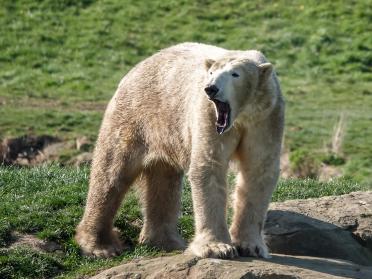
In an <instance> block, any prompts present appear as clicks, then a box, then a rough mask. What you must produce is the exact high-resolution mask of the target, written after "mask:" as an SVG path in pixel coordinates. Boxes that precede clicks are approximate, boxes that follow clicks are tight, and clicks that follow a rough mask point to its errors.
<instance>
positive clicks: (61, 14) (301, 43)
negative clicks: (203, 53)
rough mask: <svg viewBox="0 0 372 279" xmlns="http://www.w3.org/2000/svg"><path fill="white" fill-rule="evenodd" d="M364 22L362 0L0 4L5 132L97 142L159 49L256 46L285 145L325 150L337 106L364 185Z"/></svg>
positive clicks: (347, 150) (367, 142) (371, 148)
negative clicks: (280, 107) (124, 84)
mask: <svg viewBox="0 0 372 279" xmlns="http://www.w3.org/2000/svg"><path fill="white" fill-rule="evenodd" d="M371 20H372V5H371V2H370V1H369V0H361V1H341V0H338V1H305V0H300V1H289V0H281V1H258V0H257V1H242V0H228V1H223V2H220V1H209V0H206V1H191V0H183V1H175V0H168V1H160V0H155V1H150V2H149V1H135V2H133V1H128V0H125V1H118V0H104V1H95V0H79V1H71V0H63V1H52V0H44V1H41V0H40V1H29V0H20V1H9V0H1V1H0V25H1V26H2V28H1V29H0V64H1V67H0V115H1V118H0V138H4V137H7V136H19V135H23V134H26V133H34V134H41V133H49V134H52V135H55V136H59V137H61V138H67V139H71V138H74V137H77V136H79V135H86V134H87V135H89V136H90V137H91V138H93V139H94V138H95V137H96V134H97V131H98V127H99V123H100V120H101V117H102V113H103V109H104V105H105V104H106V103H107V101H108V100H109V99H110V97H111V96H112V95H113V92H114V91H115V88H116V86H117V84H118V82H119V80H120V78H121V77H122V76H123V75H124V74H125V73H126V72H127V71H128V70H129V69H130V68H131V67H133V66H134V65H135V64H136V63H137V62H139V61H140V60H142V59H144V58H145V57H147V56H149V55H151V54H152V53H154V52H155V51H157V50H159V49H161V48H164V47H167V46H169V45H172V44H175V43H178V42H183V41H199V42H205V43H211V44H215V45H218V46H222V47H226V48H231V49H252V48H255V49H260V50H262V51H263V52H264V53H265V54H266V55H267V57H268V58H269V59H270V61H272V62H273V63H274V65H275V67H276V69H277V72H278V74H279V77H280V80H281V83H282V87H283V92H284V95H285V97H286V100H287V118H286V119H287V126H286V132H285V144H286V147H287V148H288V149H289V150H291V151H295V150H297V149H306V150H310V151H311V154H312V155H313V156H314V157H316V158H322V157H324V153H326V151H325V148H324V147H325V146H326V145H327V144H329V143H330V141H331V138H332V133H333V127H334V126H335V124H336V123H337V119H338V117H339V115H340V114H341V113H344V114H345V115H346V126H345V127H346V128H345V129H346V131H345V138H344V141H343V146H342V154H341V155H342V156H343V157H344V158H345V159H346V162H345V164H344V165H342V166H340V167H342V168H343V170H344V174H345V175H346V176H347V177H349V178H352V179H354V180H356V181H358V182H363V183H365V184H371V182H372V160H371V154H372V144H371V143H372V142H371V139H372V130H371V129H370V126H371V120H372V118H371V112H370V110H371V107H372V91H371V88H372V75H371V69H372V67H371V66H372V51H371V45H372V36H371V35H370V34H371V28H370V26H371ZM1 104H2V105H1ZM66 117H70V118H69V119H67V120H66V119H65V118H66Z"/></svg>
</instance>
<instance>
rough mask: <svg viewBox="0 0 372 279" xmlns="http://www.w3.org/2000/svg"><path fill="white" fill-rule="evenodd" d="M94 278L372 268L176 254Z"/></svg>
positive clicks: (337, 273) (342, 274)
mask: <svg viewBox="0 0 372 279" xmlns="http://www.w3.org/2000/svg"><path fill="white" fill-rule="evenodd" d="M93 278H95V279H108V278H112V279H119V278H120V279H124V278H126V279H129V278H133V279H134V278H136V279H142V278H152V279H155V278H209V279H212V278H228V279H235V278H236V279H237V278H250V279H254V278H265V279H274V278H280V279H286V278H290V279H293V278H317V279H320V278H365V279H367V278H372V267H365V266H359V265H356V264H352V263H349V262H345V261H337V260H330V259H322V258H312V257H304V256H284V255H273V257H272V258H271V259H268V260H263V259H254V258H240V259H237V260H234V261H232V260H218V259H199V258H195V257H193V256H185V255H176V256H171V257H160V258H155V259H147V260H134V261H132V262H129V263H126V264H123V265H120V266H117V267H114V268H111V269H108V270H106V271H104V272H102V273H100V274H98V275H96V276H94V277H93Z"/></svg>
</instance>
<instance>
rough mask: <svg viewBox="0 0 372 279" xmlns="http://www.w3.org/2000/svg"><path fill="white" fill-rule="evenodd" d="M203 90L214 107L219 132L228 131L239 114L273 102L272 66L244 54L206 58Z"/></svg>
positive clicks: (255, 110)
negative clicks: (205, 78)
mask: <svg viewBox="0 0 372 279" xmlns="http://www.w3.org/2000/svg"><path fill="white" fill-rule="evenodd" d="M205 67H206V70H207V82H206V85H205V89H204V90H205V92H206V94H207V96H208V98H209V100H210V101H212V102H213V103H214V105H215V109H216V118H217V121H216V129H217V132H218V133H219V134H222V133H223V132H225V131H227V130H229V129H230V128H231V127H232V125H233V123H234V121H235V120H236V119H237V118H238V117H240V116H241V115H248V116H249V115H250V116H251V117H254V115H252V114H257V113H258V112H259V111H262V110H264V109H267V107H268V106H271V105H272V103H273V100H272V99H273V96H272V92H271V91H272V90H270V87H271V86H270V83H272V82H273V81H272V72H273V67H272V65H271V64H270V63H262V64H259V63H257V62H255V61H253V60H251V59H248V58H244V57H227V58H221V59H219V60H211V59H207V60H206V61H205Z"/></svg>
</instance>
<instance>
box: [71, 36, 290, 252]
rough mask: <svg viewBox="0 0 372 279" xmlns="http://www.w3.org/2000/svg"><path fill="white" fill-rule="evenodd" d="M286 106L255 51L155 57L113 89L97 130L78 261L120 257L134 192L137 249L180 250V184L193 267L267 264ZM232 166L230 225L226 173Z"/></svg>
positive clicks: (206, 48)
mask: <svg viewBox="0 0 372 279" xmlns="http://www.w3.org/2000/svg"><path fill="white" fill-rule="evenodd" d="M283 125H284V101H283V98H282V95H281V91H280V86H279V83H278V80H277V78H276V75H275V72H274V71H273V67H272V65H271V64H270V63H269V62H268V61H267V60H266V58H265V57H264V55H263V54H262V53H261V52H259V51H255V50H253V51H237V50H226V49H223V48H218V47H215V46H211V45H205V44H199V43H183V44H179V45H175V46H172V47H170V48H167V49H164V50H161V51H159V52H158V53H156V54H154V55H153V56H151V57H149V58H147V59H145V60H144V61H142V62H141V63H139V64H138V65H137V66H135V67H134V68H133V69H132V70H131V71H130V72H129V73H128V74H127V75H126V76H125V77H124V78H123V79H122V80H121V82H120V84H119V86H118V89H117V91H116V93H115V95H114V96H113V98H112V99H111V101H110V103H109V105H108V107H107V109H106V112H105V115H104V119H103V122H102V126H101V129H100V132H99V136H98V140H97V144H96V148H95V151H94V156H93V163H92V169H91V176H90V185H89V193H88V197H87V202H86V208H85V212H84V216H83V218H82V221H81V222H80V224H79V225H78V227H77V233H76V238H75V239H76V241H77V242H78V244H79V245H80V246H81V249H82V251H83V253H85V254H87V255H95V256H98V257H110V256H114V255H117V254H119V253H121V252H122V250H123V247H122V244H121V243H120V240H119V237H118V233H117V230H116V229H115V228H114V227H113V219H114V216H115V214H116V212H117V210H118V208H119V206H120V204H121V201H122V199H123V197H124V195H125V193H126V192H127V190H128V188H129V187H130V185H132V184H133V185H135V186H136V187H137V188H138V189H139V191H140V201H141V203H142V206H143V214H144V225H143V228H142V231H141V234H140V239H139V241H140V243H145V244H149V245H153V246H156V247H159V248H162V249H165V250H173V249H184V248H185V242H184V240H183V239H182V238H181V236H180V235H179V233H178V231H177V219H178V216H179V212H180V197H181V184H182V183H181V182H182V177H183V176H184V175H185V174H187V176H188V179H189V181H190V184H191V188H192V200H193V207H194V213H195V237H194V239H193V240H192V242H191V243H190V244H189V247H188V249H187V251H188V252H189V253H192V254H194V255H196V256H199V257H212V258H234V257H236V256H239V255H240V256H256V257H264V258H267V257H269V253H268V248H267V246H266V245H265V242H264V239H263V226H264V221H265V216H266V212H267V208H268V204H269V201H270V199H271V195H272V192H273V189H274V187H275V185H276V183H277V179H278V175H279V157H280V149H281V141H282V135H283ZM230 161H233V162H236V165H237V169H238V174H237V185H236V189H235V195H234V196H235V199H234V200H235V201H234V205H233V208H234V215H233V219H232V224H231V226H230V229H228V225H227V222H226V206H227V205H226V200H227V197H226V196H227V193H226V192H227V189H226V173H227V171H228V167H229V162H230Z"/></svg>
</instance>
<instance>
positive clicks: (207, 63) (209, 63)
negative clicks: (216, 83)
mask: <svg viewBox="0 0 372 279" xmlns="http://www.w3.org/2000/svg"><path fill="white" fill-rule="evenodd" d="M214 62H216V61H214V60H213V59H206V60H205V61H204V66H205V69H206V70H209V69H210V68H211V67H212V65H213V64H214Z"/></svg>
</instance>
